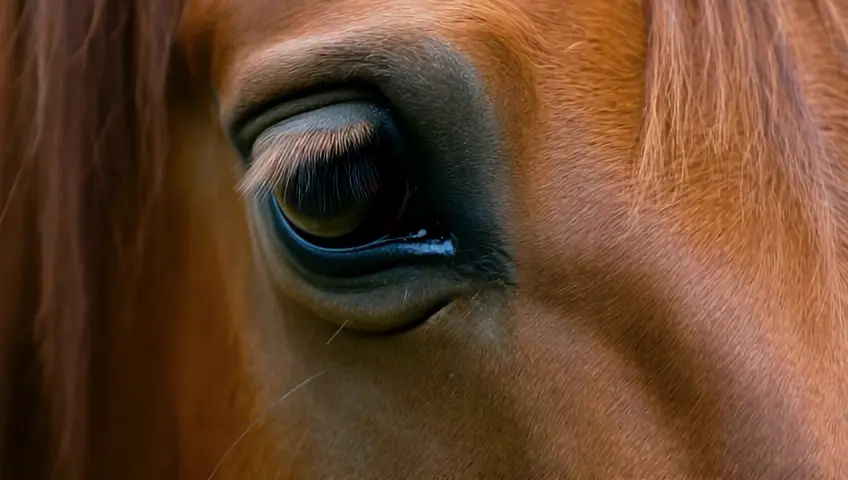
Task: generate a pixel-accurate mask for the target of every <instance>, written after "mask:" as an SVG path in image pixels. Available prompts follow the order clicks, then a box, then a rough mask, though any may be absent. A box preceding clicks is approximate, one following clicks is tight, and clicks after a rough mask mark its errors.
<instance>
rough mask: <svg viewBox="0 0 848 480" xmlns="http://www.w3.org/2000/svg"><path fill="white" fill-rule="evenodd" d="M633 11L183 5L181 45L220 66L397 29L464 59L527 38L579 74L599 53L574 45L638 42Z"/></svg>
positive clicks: (392, 3)
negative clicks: (271, 50)
mask: <svg viewBox="0 0 848 480" xmlns="http://www.w3.org/2000/svg"><path fill="white" fill-rule="evenodd" d="M639 13H641V7H640V6H639V4H638V3H634V2H629V1H627V0H606V1H600V2H599V1H597V0H572V1H568V2H563V1H562V0H324V1H322V2H314V1H309V0H287V1H283V2H280V1H268V0H189V1H188V6H187V8H186V11H185V14H184V15H183V20H182V28H181V37H182V38H181V40H182V41H183V42H184V43H188V44H192V43H198V42H206V43H208V44H209V45H203V46H202V47H203V48H200V49H198V50H202V51H203V52H205V54H207V55H211V57H212V58H211V59H209V60H210V62H211V63H212V64H213V65H215V66H216V67H217V68H227V67H229V66H231V65H232V64H235V63H238V62H239V61H240V60H241V59H242V58H243V57H244V56H246V55H249V54H250V53H252V52H255V51H257V50H261V49H263V48H267V47H268V46H269V45H273V44H278V43H282V42H285V41H288V40H293V39H300V40H303V39H309V38H319V40H318V41H320V39H326V38H330V37H332V36H334V35H336V36H341V35H344V34H346V33H350V32H369V33H375V34H382V35H383V38H384V41H385V42H388V43H391V42H392V41H393V38H392V36H393V34H394V33H396V32H398V31H399V30H400V31H404V32H416V33H418V34H421V35H432V36H437V37H440V38H443V39H446V40H447V41H449V42H451V43H452V44H454V45H455V46H457V47H458V48H460V49H465V50H467V51H469V53H471V54H472V55H473V54H474V53H481V51H483V52H485V50H486V45H485V43H486V42H485V40H486V39H487V38H498V39H501V40H505V41H508V40H507V39H508V38H509V37H516V36H518V37H520V36H525V37H526V36H531V37H533V38H534V39H535V40H538V41H541V42H543V43H544V44H545V45H546V47H547V52H548V53H549V54H552V55H554V56H563V57H565V56H567V57H568V59H569V61H568V62H567V63H566V62H562V63H561V64H560V65H559V66H560V67H562V68H563V69H568V67H569V64H570V65H572V66H573V67H574V68H580V69H583V70H586V69H587V65H589V67H588V69H591V64H597V63H598V57H600V56H601V55H603V54H604V52H602V51H600V50H598V49H589V50H586V49H584V50H583V51H582V52H580V51H575V50H579V49H575V48H574V47H575V45H576V44H577V43H578V42H586V41H590V42H592V43H597V44H602V45H601V50H603V49H604V48H606V47H613V46H615V45H617V44H619V43H620V42H621V41H624V42H626V41H628V40H636V39H638V38H641V37H642V35H643V25H642V23H641V22H642V19H641V15H639ZM616 39H618V40H616ZM637 43H638V42H637ZM475 50H477V51H476V52H475ZM575 53H577V55H575ZM581 53H582V55H581ZM482 55H483V56H485V53H482ZM608 61H611V62H613V63H614V62H615V59H614V57H613V59H612V60H608ZM215 73H217V72H213V77H214V76H215V75H214V74H215ZM561 80H562V81H563V82H565V81H567V79H566V78H564V77H563V78H561Z"/></svg>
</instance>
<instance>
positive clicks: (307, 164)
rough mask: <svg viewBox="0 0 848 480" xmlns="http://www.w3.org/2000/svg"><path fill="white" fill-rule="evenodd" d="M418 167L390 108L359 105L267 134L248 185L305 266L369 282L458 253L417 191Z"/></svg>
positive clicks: (256, 147)
mask: <svg viewBox="0 0 848 480" xmlns="http://www.w3.org/2000/svg"><path fill="white" fill-rule="evenodd" d="M416 161H418V159H416V158H414V157H413V154H412V153H411V149H410V148H409V147H408V146H407V143H406V139H405V138H404V137H403V135H402V134H401V132H400V129H399V128H398V127H397V125H396V124H395V122H394V120H393V118H392V117H391V114H390V112H389V111H388V110H387V109H385V108H383V107H381V106H379V105H376V104H373V103H370V102H363V101H352V102H345V103H338V104H333V105H330V106H326V107H323V108H319V109H315V110H311V111H307V112H304V113H300V114H298V115H296V116H293V117H290V118H288V119H286V120H283V121H281V122H278V123H275V124H273V125H270V126H268V127H267V128H265V129H264V130H262V131H261V133H259V135H258V136H257V137H256V139H255V141H254V142H253V147H252V152H251V161H250V163H251V165H250V168H249V170H248V174H247V177H246V178H245V185H246V187H247V189H248V190H249V191H250V190H259V191H262V190H266V191H268V192H269V193H270V195H269V200H270V208H271V214H272V219H273V220H274V222H275V226H276V232H277V234H278V236H279V237H280V240H281V241H282V243H283V244H284V245H285V246H287V247H288V250H289V252H290V253H291V254H292V256H294V257H295V259H296V260H297V261H298V262H299V263H300V264H301V265H302V266H303V267H305V268H307V269H308V270H310V271H313V272H314V273H319V274H323V275H331V276H354V275H363V274H367V273H371V272H373V271H375V270H379V269H382V268H388V267H390V266H392V265H396V264H398V263H405V262H407V263H408V262H411V261H415V262H420V261H422V260H425V259H444V258H446V257H452V256H453V255H454V254H455V251H456V249H455V246H454V239H453V237H452V236H451V235H450V233H449V232H448V231H447V230H446V229H445V228H444V227H443V226H442V225H441V223H440V222H439V219H438V215H436V214H435V212H433V211H431V210H430V209H429V208H428V202H427V201H426V198H425V196H424V195H423V194H422V191H421V189H420V188H419V186H418V185H417V184H416V182H414V174H413V171H415V168H414V166H415V162H416Z"/></svg>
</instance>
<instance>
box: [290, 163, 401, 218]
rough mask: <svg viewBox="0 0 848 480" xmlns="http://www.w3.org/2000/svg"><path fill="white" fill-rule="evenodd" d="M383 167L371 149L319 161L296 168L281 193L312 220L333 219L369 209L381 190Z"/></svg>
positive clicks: (296, 208) (291, 204) (293, 206)
mask: <svg viewBox="0 0 848 480" xmlns="http://www.w3.org/2000/svg"><path fill="white" fill-rule="evenodd" d="M384 163H386V162H385V161H382V159H381V158H380V155H379V152H376V151H374V149H370V148H368V149H364V150H359V151H353V152H350V153H345V154H342V155H339V156H336V157H334V158H327V159H319V160H316V161H312V162H309V164H307V165H304V166H303V167H301V168H299V169H298V170H297V171H296V172H295V174H294V175H293V176H292V177H291V179H290V181H289V183H288V184H287V185H286V188H285V191H284V193H283V199H284V201H285V202H286V203H287V204H288V205H289V206H291V207H292V208H294V209H295V210H297V211H298V212H299V213H301V214H303V215H305V216H309V217H312V218H316V219H320V218H333V217H335V216H337V215H340V214H342V213H344V212H346V211H348V210H350V209H352V208H362V207H368V206H369V205H371V204H372V203H373V201H374V199H375V197H376V196H377V194H378V193H379V191H380V189H381V182H383V181H385V179H383V178H382V176H383V175H384V172H381V168H380V167H381V166H383V165H381V164H384Z"/></svg>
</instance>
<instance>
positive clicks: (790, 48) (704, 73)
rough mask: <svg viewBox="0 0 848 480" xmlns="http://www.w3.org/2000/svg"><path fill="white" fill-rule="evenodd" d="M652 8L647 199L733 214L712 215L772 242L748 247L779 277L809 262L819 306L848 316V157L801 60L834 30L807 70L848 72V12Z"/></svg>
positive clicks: (756, 0) (690, 5)
mask: <svg viewBox="0 0 848 480" xmlns="http://www.w3.org/2000/svg"><path fill="white" fill-rule="evenodd" d="M800 3H804V2H800ZM646 8H647V19H646V22H647V28H648V48H647V55H646V77H645V84H646V92H645V93H646V102H645V111H644V123H643V132H642V142H641V151H640V155H639V156H638V160H637V162H636V165H635V176H636V178H637V186H638V193H639V195H637V197H638V200H639V202H640V203H641V202H644V201H650V200H655V199H658V198H659V199H663V198H664V199H665V201H671V202H672V203H674V202H686V201H689V202H690V206H691V205H692V204H697V205H696V206H695V207H692V208H700V209H701V210H702V211H703V209H705V208H710V206H714V205H722V207H721V208H711V209H710V212H711V213H710V215H713V216H719V215H727V216H728V218H713V219H712V220H714V221H715V222H721V223H723V224H725V225H727V224H736V225H739V224H744V225H746V226H747V227H752V228H753V230H749V231H758V232H760V233H761V234H763V235H761V236H760V237H759V238H749V239H747V241H749V242H759V244H758V245H756V246H753V247H752V246H751V245H748V246H746V248H748V249H749V250H748V251H753V252H762V253H763V254H765V255H768V261H769V262H770V263H771V264H773V265H775V268H777V270H776V271H784V270H783V269H784V268H785V269H786V270H785V271H786V272H790V271H796V272H797V271H798V270H799V268H806V266H805V267H799V266H798V265H797V264H798V263H799V262H805V261H806V260H805V258H802V257H803V256H804V255H806V254H808V253H809V257H810V258H812V259H813V260H812V262H814V263H815V264H814V265H812V267H810V268H809V270H813V271H815V273H814V274H813V275H814V276H815V277H816V278H815V279H813V281H814V282H816V283H817V284H818V285H820V286H821V288H820V290H819V291H818V292H817V293H819V294H821V295H822V296H824V297H825V298H821V297H819V298H818V299H812V300H811V302H812V303H815V302H819V305H821V304H825V305H828V306H829V308H830V309H831V310H830V312H828V313H830V314H832V315H834V316H839V315H841V313H840V312H841V310H842V305H841V302H843V301H844V300H842V298H841V293H840V292H843V291H844V289H843V288H842V287H843V285H842V283H843V279H842V278H841V277H840V272H839V271H838V268H839V267H838V265H839V264H838V259H837V256H838V250H839V248H840V246H839V242H840V238H845V236H846V234H848V232H846V231H845V230H846V224H845V222H844V220H842V219H840V218H839V215H838V213H837V207H838V202H839V201H840V200H839V199H838V198H837V197H838V196H839V195H838V191H839V190H838V189H841V190H844V186H840V185H839V182H838V181H837V180H836V179H835V178H836V177H835V176H834V169H840V168H841V169H844V167H840V166H839V165H838V161H839V158H838V157H841V156H844V155H845V152H835V151H834V148H833V145H832V144H831V143H829V141H828V138H827V137H826V127H822V125H818V124H817V123H816V122H817V120H818V119H817V118H815V117H814V115H813V113H812V111H811V110H812V106H811V102H810V99H809V96H808V95H807V92H805V91H804V88H803V85H802V83H801V81H800V79H801V74H800V73H801V71H802V68H801V67H800V66H799V65H798V63H800V62H802V61H803V59H805V57H806V56H807V54H809V53H810V52H804V51H801V49H802V47H803V45H804V44H806V42H804V41H802V40H801V39H800V35H807V36H809V35H810V31H811V30H812V31H816V32H822V31H824V32H825V33H824V36H825V38H826V40H828V41H830V45H816V46H815V48H817V49H821V50H820V51H819V52H820V53H819V57H818V60H815V61H813V60H809V63H808V64H807V65H808V66H809V65H816V63H815V62H819V63H821V61H822V60H821V59H826V60H825V61H830V62H834V63H836V64H837V65H838V67H837V68H838V69H839V71H840V72H841V75H842V78H845V75H848V70H846V68H847V67H848V65H846V63H845V61H844V59H845V58H848V49H846V46H848V34H846V32H847V31H848V30H846V29H848V24H846V23H845V21H844V19H843V17H842V15H843V14H845V12H844V11H840V10H839V9H838V8H837V7H836V5H835V3H834V1H833V0H817V1H816V2H810V3H809V4H805V5H803V6H802V5H799V4H797V2H783V1H771V0H738V1H732V0H727V1H724V0H718V1H709V0H692V1H687V0H671V1H652V2H648V5H647V7H646ZM803 8H806V9H809V11H807V10H803ZM799 12H801V13H799ZM800 22H805V24H804V25H802V24H801V23H800ZM802 26H803V27H806V28H807V30H803V29H802ZM828 48H829V49H830V50H828ZM840 62H841V63H840ZM832 78H833V77H831V79H832ZM836 78H839V77H836ZM837 95H844V93H840V94H837ZM843 196H844V195H843ZM843 201H844V200H843ZM705 204H707V205H709V206H704V205H705ZM842 208H843V209H844V208H845V205H842ZM775 242H780V243H779V244H778V243H775ZM810 251H811V252H810ZM787 277H789V275H788V274H787ZM810 308H813V307H812V306H811V307H810ZM819 313H822V312H819Z"/></svg>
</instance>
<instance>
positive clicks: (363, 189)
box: [275, 139, 411, 247]
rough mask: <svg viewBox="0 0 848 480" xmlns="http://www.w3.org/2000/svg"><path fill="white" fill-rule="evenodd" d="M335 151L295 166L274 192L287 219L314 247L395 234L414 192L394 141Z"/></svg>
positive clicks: (370, 141) (349, 244)
mask: <svg viewBox="0 0 848 480" xmlns="http://www.w3.org/2000/svg"><path fill="white" fill-rule="evenodd" d="M365 142H367V143H365V144H364V145H352V146H349V147H346V148H343V149H338V148H332V149H331V151H329V152H320V153H317V154H316V156H315V157H312V158H308V159H306V160H305V161H304V163H303V164H302V165H300V166H298V167H296V168H295V169H294V170H293V171H292V172H291V174H290V176H289V177H288V178H287V179H286V180H284V181H283V183H281V184H280V185H277V186H276V188H275V199H276V201H277V203H278V205H279V208H280V210H281V211H282V214H283V216H284V217H285V219H286V220H288V221H289V222H290V223H291V224H292V226H293V227H294V228H295V229H296V230H297V231H298V233H300V234H302V235H303V236H304V238H306V239H308V240H309V241H311V242H312V243H314V244H316V245H321V246H327V247H353V246H356V245H358V244H362V243H368V242H371V241H374V240H377V239H379V238H381V237H383V236H385V235H388V234H391V233H392V230H393V229H394V228H396V227H397V226H398V223H399V222H400V221H401V220H402V219H403V218H404V213H405V210H406V207H407V204H408V200H409V197H410V194H411V188H410V184H409V180H408V179H407V178H406V175H405V174H404V172H403V171H402V164H403V159H402V158H399V153H398V152H396V151H394V147H393V145H392V144H391V142H386V143H379V142H378V141H376V140H375V139H366V140H365Z"/></svg>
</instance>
